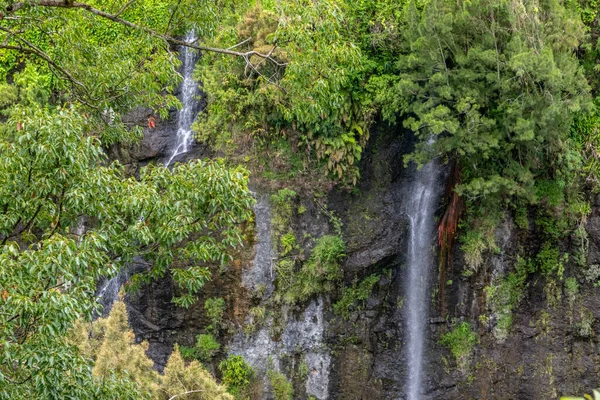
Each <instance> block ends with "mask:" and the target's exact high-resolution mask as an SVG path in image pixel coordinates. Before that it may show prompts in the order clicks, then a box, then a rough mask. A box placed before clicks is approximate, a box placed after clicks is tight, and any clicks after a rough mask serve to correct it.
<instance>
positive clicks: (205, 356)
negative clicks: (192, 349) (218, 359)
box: [196, 333, 221, 361]
mask: <svg viewBox="0 0 600 400" xmlns="http://www.w3.org/2000/svg"><path fill="white" fill-rule="evenodd" d="M196 339H197V342H196V351H197V354H198V358H199V359H200V360H202V361H210V359H212V358H213V357H214V356H215V354H217V352H218V351H219V350H220V349H221V345H220V344H219V342H217V339H215V337H214V336H213V335H211V334H210V333H203V334H201V335H198V336H196Z"/></svg>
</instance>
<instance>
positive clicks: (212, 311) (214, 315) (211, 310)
mask: <svg viewBox="0 0 600 400" xmlns="http://www.w3.org/2000/svg"><path fill="white" fill-rule="evenodd" d="M204 310H205V311H206V316H207V317H208V318H209V319H210V325H208V326H207V327H206V331H207V332H210V333H213V334H215V335H216V334H218V333H219V329H221V322H222V320H223V314H225V300H224V299H223V298H221V297H212V298H210V299H206V301H205V302H204Z"/></svg>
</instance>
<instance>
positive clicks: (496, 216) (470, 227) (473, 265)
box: [460, 200, 502, 271]
mask: <svg viewBox="0 0 600 400" xmlns="http://www.w3.org/2000/svg"><path fill="white" fill-rule="evenodd" d="M468 210H469V213H468V215H467V217H466V221H462V222H461V223H460V227H461V228H463V229H464V232H463V234H462V235H461V236H460V242H461V247H460V248H461V250H462V251H463V252H464V255H465V262H466V264H467V266H468V267H469V268H470V269H471V270H472V271H477V270H478V269H479V267H480V266H481V265H482V264H483V261H484V255H485V252H486V251H497V250H498V246H497V245H496V237H495V230H496V227H497V226H498V224H499V223H500V221H501V219H502V213H501V208H500V207H499V205H498V204H497V203H496V202H492V201H489V200H488V201H486V202H485V203H483V204H473V203H470V204H468Z"/></svg>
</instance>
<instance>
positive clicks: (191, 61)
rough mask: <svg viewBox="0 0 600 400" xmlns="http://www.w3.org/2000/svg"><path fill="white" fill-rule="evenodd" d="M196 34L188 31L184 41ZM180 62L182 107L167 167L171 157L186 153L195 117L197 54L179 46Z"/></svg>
mask: <svg viewBox="0 0 600 400" xmlns="http://www.w3.org/2000/svg"><path fill="white" fill-rule="evenodd" d="M196 39H197V38H196V34H195V33H194V31H190V32H188V34H187V35H186V36H185V39H184V40H185V41H186V42H187V43H191V42H194V41H196ZM180 51H181V55H182V58H183V60H182V62H183V64H182V65H181V75H183V82H181V103H182V104H183V108H182V109H181V110H179V113H178V115H177V142H176V143H175V148H174V149H173V153H172V154H171V156H170V157H169V159H168V160H167V162H165V166H166V167H168V166H169V165H171V163H172V162H173V159H174V158H175V157H177V156H178V155H180V154H183V153H187V152H188V151H189V150H190V147H191V145H192V140H193V136H192V123H193V122H194V119H195V118H196V115H195V114H196V113H195V112H194V110H195V109H196V107H195V106H196V104H197V99H196V97H197V96H198V93H199V90H198V84H197V83H196V82H195V81H194V78H193V73H194V66H195V65H196V61H198V54H197V53H196V52H195V51H194V50H192V49H190V48H189V47H182V48H181V50H180Z"/></svg>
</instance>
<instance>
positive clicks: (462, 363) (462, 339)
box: [440, 322, 479, 372]
mask: <svg viewBox="0 0 600 400" xmlns="http://www.w3.org/2000/svg"><path fill="white" fill-rule="evenodd" d="M478 341H479V340H478V338H477V334H476V333H475V332H473V331H472V330H471V324H469V323H468V322H461V323H460V324H458V325H455V326H454V327H453V328H452V330H451V331H450V332H447V333H445V334H444V335H442V338H441V339H440V343H441V344H442V345H444V346H446V347H447V348H448V350H450V352H451V353H452V355H453V356H454V358H455V360H456V364H457V366H458V369H459V370H460V371H462V372H466V371H467V369H468V366H469V361H470V357H471V352H472V351H473V347H474V346H475V345H476V344H477V343H478Z"/></svg>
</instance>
